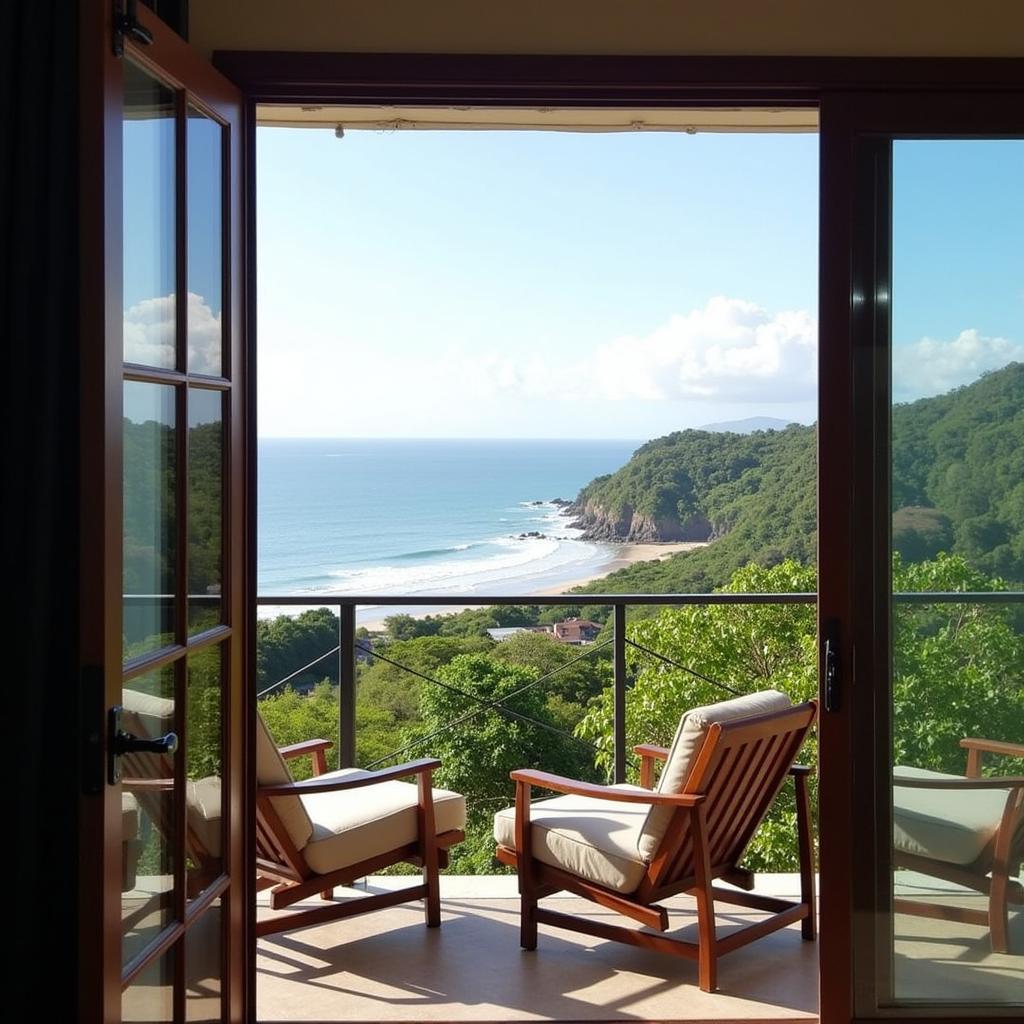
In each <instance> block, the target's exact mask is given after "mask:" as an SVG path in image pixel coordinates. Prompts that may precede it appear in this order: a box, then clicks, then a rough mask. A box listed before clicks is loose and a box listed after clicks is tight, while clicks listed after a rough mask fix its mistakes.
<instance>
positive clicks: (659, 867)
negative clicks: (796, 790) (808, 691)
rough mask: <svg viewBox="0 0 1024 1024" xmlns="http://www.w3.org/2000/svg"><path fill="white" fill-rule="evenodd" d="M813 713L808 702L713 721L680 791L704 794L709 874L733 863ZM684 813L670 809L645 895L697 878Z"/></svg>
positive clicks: (782, 778)
mask: <svg viewBox="0 0 1024 1024" xmlns="http://www.w3.org/2000/svg"><path fill="white" fill-rule="evenodd" d="M816 712H817V705H816V703H815V702H814V701H809V702H807V703H806V704H797V705H794V706H793V707H790V708H787V709H785V710H782V711H774V712H771V713H768V714H764V715H757V716H752V717H750V718H745V719H740V720H737V721H733V722H723V723H716V724H713V725H711V726H710V728H709V730H708V733H707V736H706V738H705V740H704V744H703V746H702V747H701V750H700V753H699V754H698V756H697V758H696V760H695V762H694V764H693V767H692V769H691V771H690V774H689V776H688V777H687V779H686V782H685V784H684V786H683V789H682V791H683V792H684V793H701V794H704V795H705V797H706V800H705V801H704V804H703V809H704V822H705V836H706V843H707V852H708V860H709V862H710V866H711V869H712V873H713V874H715V875H718V874H721V873H722V872H723V871H725V870H728V869H730V868H732V867H736V866H738V862H739V860H740V858H741V857H742V856H743V852H744V851H745V850H746V848H747V846H748V844H749V843H750V840H751V839H752V838H753V836H754V833H755V831H756V830H757V827H758V826H759V825H760V824H761V821H762V820H763V818H764V816H765V814H767V812H768V808H769V807H770V806H771V804H772V801H773V800H774V799H775V797H776V796H777V795H778V792H779V790H780V789H781V788H782V786H783V784H784V783H785V781H786V777H787V775H788V773H789V768H790V766H791V765H792V764H793V763H794V761H795V759H796V756H797V754H798V752H799V750H800V747H801V745H802V744H803V742H804V739H805V737H806V735H807V731H808V729H809V728H810V727H811V724H812V723H813V722H814V718H815V714H816ZM689 813H690V812H689V811H687V810H677V811H676V812H675V813H674V815H673V820H672V823H671V825H670V827H669V828H668V830H667V832H666V834H665V838H664V840H663V841H662V843H661V846H660V848H659V850H658V852H657V853H656V854H655V856H654V858H653V859H652V861H651V864H650V868H649V869H648V877H647V881H646V882H645V886H646V888H647V891H648V892H653V891H655V890H658V889H661V888H663V887H668V886H673V885H675V884H676V883H679V882H685V881H686V880H687V879H691V878H692V877H693V876H694V872H695V862H694V843H693V835H692V832H691V828H690V819H689Z"/></svg>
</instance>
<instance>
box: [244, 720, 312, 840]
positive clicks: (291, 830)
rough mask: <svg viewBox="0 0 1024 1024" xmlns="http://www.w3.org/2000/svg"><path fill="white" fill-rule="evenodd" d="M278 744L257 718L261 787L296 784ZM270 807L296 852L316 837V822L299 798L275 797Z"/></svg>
mask: <svg viewBox="0 0 1024 1024" xmlns="http://www.w3.org/2000/svg"><path fill="white" fill-rule="evenodd" d="M292 781H294V780H293V779H292V773H291V772H290V771H289V770H288V765H286V764H285V761H284V758H283V757H282V756H281V754H280V751H278V749H277V744H276V743H275V742H274V739H273V737H272V736H271V735H270V732H269V730H268V729H267V726H266V723H265V722H264V721H263V716H262V715H260V714H257V715H256V782H257V784H258V785H260V786H280V785H282V784H284V783H288V782H292ZM270 805H271V806H272V807H273V808H274V810H275V811H276V812H277V816H278V817H279V818H280V819H281V824H283V825H284V827H285V829H286V831H287V832H288V835H289V837H290V838H291V841H292V842H293V843H294V844H295V849H296V850H301V849H303V848H304V847H305V845H306V843H308V842H309V837H310V836H311V835H312V834H313V822H311V821H310V820H309V815H308V814H307V813H306V808H305V807H303V805H302V801H301V800H300V799H299V798H298V797H297V796H275V797H273V798H272V799H271V801H270Z"/></svg>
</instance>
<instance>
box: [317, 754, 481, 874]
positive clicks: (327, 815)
mask: <svg viewBox="0 0 1024 1024" xmlns="http://www.w3.org/2000/svg"><path fill="white" fill-rule="evenodd" d="M353 774H362V772H361V771H360V769H358V768H342V769H341V770H340V771H336V772H328V773H327V774H326V775H321V776H319V778H320V779H321V780H326V779H343V778H345V777H346V776H349V775H353ZM433 792H434V827H435V831H436V832H437V834H438V835H440V834H441V833H442V832H450V831H452V830H453V829H462V828H465V825H466V799H465V797H463V796H461V795H460V794H459V793H452V792H449V791H448V790H447V789H435V790H434V791H433ZM301 800H302V804H303V807H304V810H305V813H307V814H308V815H309V818H310V820H311V821H312V823H313V826H312V827H313V834H312V838H311V839H310V840H309V842H308V843H307V844H306V846H305V849H304V850H303V856H304V857H305V858H306V863H307V864H308V865H309V866H310V867H311V868H312V869H313V870H314V871H315V872H317V874H321V875H326V874H327V873H328V872H331V871H337V870H338V869H339V868H344V867H348V865H349V864H357V863H358V862H359V861H361V860H368V859H369V858H370V857H376V856H378V855H380V854H382V853H387V852H388V851H389V850H395V849H397V848H398V847H400V846H406V845H408V844H409V843H414V842H416V840H417V838H418V837H419V827H418V822H417V816H416V807H417V803H418V794H417V786H416V784H415V783H410V782H393V781H392V782H379V783H376V784H374V785H372V786H361V787H360V788H358V789H347V790H341V791H339V792H337V793H311V794H310V795H309V796H304V797H302V798H301Z"/></svg>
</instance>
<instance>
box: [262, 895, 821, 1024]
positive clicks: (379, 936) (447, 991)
mask: <svg viewBox="0 0 1024 1024" xmlns="http://www.w3.org/2000/svg"><path fill="white" fill-rule="evenodd" d="M398 881H399V880H398V879H380V878H379V879H371V882H370V891H373V890H374V889H377V888H381V887H390V886H391V885H393V884H395V883H396V882H398ZM442 882H443V885H442V900H443V902H442V909H443V924H442V927H441V928H440V929H430V930H428V929H427V928H426V927H425V926H424V923H423V910H422V905H421V904H419V903H412V904H407V905H403V906H399V907H394V908H391V909H388V910H384V911H380V912H378V913H374V914H367V915H365V916H361V917H356V918H351V919H349V920H348V921H342V922H336V923H333V924H329V925H325V926H322V927H318V928H308V929H304V930H301V931H296V932H291V933H287V934H283V935H273V936H270V937H268V938H266V939H263V940H261V941H260V943H259V949H258V959H257V971H258V975H257V979H258V980H257V984H258V998H259V1015H260V1019H261V1020H264V1021H273V1020H317V1021H319V1020H324V1021H326V1020H332V1021H392V1020H401V1021H413V1020H416V1021H419V1020H423V1021H436V1020H446V1021H499V1020H544V1019H547V1020H576V1021H581V1020H612V1019H624V1020H625V1019H639V1020H695V1019H712V1020H713V1019H735V1018H740V1019H751V1020H754V1019H757V1020H765V1019H779V1018H783V1019H784V1018H794V1019H795V1018H808V1017H813V1016H814V1015H815V1014H816V1012H817V948H816V944H815V943H809V942H804V941H803V940H802V939H801V937H800V928H799V925H796V926H793V927H791V928H786V929H784V930H782V931H779V932H776V933H775V934H773V935H771V936H768V937H766V938H764V939H761V940H759V941H758V942H756V943H753V944H752V945H750V946H747V947H744V948H742V949H739V950H737V951H735V952H734V953H730V954H729V955H728V956H726V957H725V958H723V959H722V960H721V961H720V965H719V992H717V993H715V994H708V993H705V992H701V991H700V989H699V988H698V987H697V982H696V977H697V975H696V964H695V963H693V962H691V961H688V960H677V959H675V958H674V957H667V956H663V955H661V954H658V953H652V952H649V951H646V950H641V949H634V948H633V947H630V946H623V945H621V944H619V943H613V942H606V941H603V940H600V939H594V938H591V937H589V936H586V935H578V934H576V933H573V932H566V931H561V930H556V929H549V928H547V927H544V926H542V927H541V936H540V943H539V946H538V949H537V950H536V951H535V952H525V951H523V950H521V949H520V948H519V901H518V898H517V896H516V892H515V879H514V878H512V877H509V876H504V877H501V876H489V877H484V878H462V879H460V878H457V877H455V878H444V879H443V880H442ZM794 882H795V879H794V878H793V877H792V876H778V879H777V880H776V881H775V884H774V885H769V886H767V887H765V886H762V887H761V889H762V891H774V892H776V893H778V894H779V895H783V896H785V895H795V886H794ZM342 893H343V890H338V895H339V896H340V895H342ZM313 902H314V905H315V903H316V902H318V901H313ZM547 902H548V904H549V905H552V906H555V907H556V909H561V910H568V911H571V912H574V913H587V914H594V915H596V916H598V917H600V918H602V919H607V920H613V921H615V923H624V919H623V918H621V917H619V916H618V915H616V914H614V913H612V912H610V911H605V910H602V909H601V908H599V907H595V906H594V905H593V904H590V903H586V902H585V901H582V900H577V899H574V898H559V897H552V898H551V899H550V900H549V901H547ZM321 905H322V904H321ZM667 905H668V906H669V908H670V909H678V913H675V914H673V923H674V924H676V926H677V928H678V929H679V931H678V932H677V934H680V935H682V936H684V937H687V938H695V932H696V926H695V920H696V919H695V915H694V913H693V901H692V899H690V898H689V897H676V898H675V899H673V900H671V901H668V904H667ZM723 911H724V912H723V913H722V915H721V916H720V918H719V927H720V929H721V931H722V933H723V934H724V933H726V932H728V931H729V930H730V929H732V928H736V927H739V926H741V925H743V924H747V923H750V922H751V921H753V920H757V919H758V918H759V917H761V916H762V915H761V914H759V913H758V912H757V911H751V910H746V909H743V908H723ZM260 913H261V914H264V913H270V911H269V910H261V911H260Z"/></svg>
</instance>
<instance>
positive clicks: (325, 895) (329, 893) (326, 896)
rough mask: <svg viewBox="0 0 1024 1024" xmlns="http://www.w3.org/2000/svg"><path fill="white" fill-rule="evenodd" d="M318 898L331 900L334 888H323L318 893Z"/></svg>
mask: <svg viewBox="0 0 1024 1024" xmlns="http://www.w3.org/2000/svg"><path fill="white" fill-rule="evenodd" d="M320 899H322V900H333V899H334V890H333V889H324V891H323V892H322V893H320Z"/></svg>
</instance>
